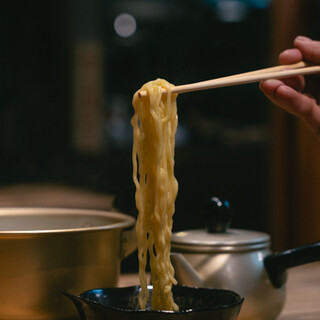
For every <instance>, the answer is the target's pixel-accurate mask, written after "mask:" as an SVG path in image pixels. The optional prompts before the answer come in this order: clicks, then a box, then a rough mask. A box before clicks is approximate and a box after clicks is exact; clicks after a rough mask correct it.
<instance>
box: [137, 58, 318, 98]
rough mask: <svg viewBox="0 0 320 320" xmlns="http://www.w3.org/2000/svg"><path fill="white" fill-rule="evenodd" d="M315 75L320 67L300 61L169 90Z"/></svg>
mask: <svg viewBox="0 0 320 320" xmlns="http://www.w3.org/2000/svg"><path fill="white" fill-rule="evenodd" d="M315 73H320V66H311V65H309V64H307V63H306V62H304V61H301V62H298V63H295V64H290V65H280V66H276V67H271V68H266V69H260V70H256V71H251V72H245V73H240V74H237V75H232V76H227V77H222V78H217V79H212V80H207V81H201V82H196V83H191V84H185V85H180V86H175V87H173V88H172V89H171V92H172V93H185V92H192V91H200V90H207V89H214V88H221V87H227V86H235V85H240V84H246V83H253V82H259V81H262V80H267V79H281V78H289V77H292V76H297V75H309V74H315ZM165 92H166V91H165V90H163V93H165ZM138 96H139V98H143V97H146V96H147V92H146V91H139V92H138Z"/></svg>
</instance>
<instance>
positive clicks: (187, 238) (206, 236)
mask: <svg viewBox="0 0 320 320" xmlns="http://www.w3.org/2000/svg"><path fill="white" fill-rule="evenodd" d="M206 209H207V212H206V220H207V229H196V230H188V231H180V232H176V233H173V234H172V240H171V245H172V249H173V251H176V250H178V251H180V250H183V251H188V252H213V251H214V252H222V251H223V252H230V251H248V250H258V249H262V248H266V247H268V246H269V244H270V236H269V235H268V234H266V233H263V232H257V231H251V230H240V229H231V228H228V227H229V225H230V221H231V209H230V204H229V202H228V201H227V200H224V199H221V198H218V197H212V198H210V201H209V203H208V205H207V208H206Z"/></svg>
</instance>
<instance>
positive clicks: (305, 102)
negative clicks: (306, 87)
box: [260, 79, 320, 135]
mask: <svg viewBox="0 0 320 320" xmlns="http://www.w3.org/2000/svg"><path fill="white" fill-rule="evenodd" d="M260 89H261V90H262V92H263V93H264V94H265V95H266V96H267V97H268V98H269V99H270V100H271V102H273V103H274V104H275V105H277V106H279V107H281V108H283V109H284V110H286V111H288V112H289V113H291V114H293V115H295V116H297V117H300V118H301V119H303V120H305V121H306V123H308V124H309V126H310V127H311V129H312V130H313V131H314V132H315V133H316V134H317V135H318V134H319V124H320V108H319V106H318V105H317V103H316V101H315V99H314V98H313V97H310V96H308V95H305V94H302V93H299V92H297V91H296V90H295V89H293V88H291V87H289V86H287V85H286V84H285V83H284V82H283V81H281V80H275V79H272V80H266V81H263V82H261V84H260Z"/></svg>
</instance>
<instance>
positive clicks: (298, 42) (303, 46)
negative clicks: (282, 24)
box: [294, 36, 320, 64]
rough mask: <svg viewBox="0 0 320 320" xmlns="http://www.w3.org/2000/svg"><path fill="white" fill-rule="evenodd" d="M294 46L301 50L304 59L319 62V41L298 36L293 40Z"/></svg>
mask: <svg viewBox="0 0 320 320" xmlns="http://www.w3.org/2000/svg"><path fill="white" fill-rule="evenodd" d="M294 46H295V47H296V48H297V49H299V50H300V51H301V53H302V55H303V57H304V58H305V60H308V61H310V62H313V63H316V64H320V41H314V40H312V39H310V38H307V37H303V36H298V37H297V38H296V39H295V40H294Z"/></svg>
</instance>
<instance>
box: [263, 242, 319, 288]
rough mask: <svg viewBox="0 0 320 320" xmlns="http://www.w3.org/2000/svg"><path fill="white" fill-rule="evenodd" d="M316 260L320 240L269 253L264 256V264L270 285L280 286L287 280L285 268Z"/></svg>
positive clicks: (317, 258) (317, 259)
mask: <svg viewBox="0 0 320 320" xmlns="http://www.w3.org/2000/svg"><path fill="white" fill-rule="evenodd" d="M316 261H320V242H315V243H311V244H307V245H304V246H301V247H297V248H294V249H290V250H286V251H283V252H280V253H274V254H270V255H268V256H267V257H265V258H264V266H265V269H266V272H267V274H268V276H269V279H270V282H271V283H272V285H273V286H274V287H275V288H280V287H282V286H283V285H284V284H285V282H286V280H287V272H286V271H287V269H289V268H292V267H297V266H300V265H302V264H307V263H311V262H316Z"/></svg>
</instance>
